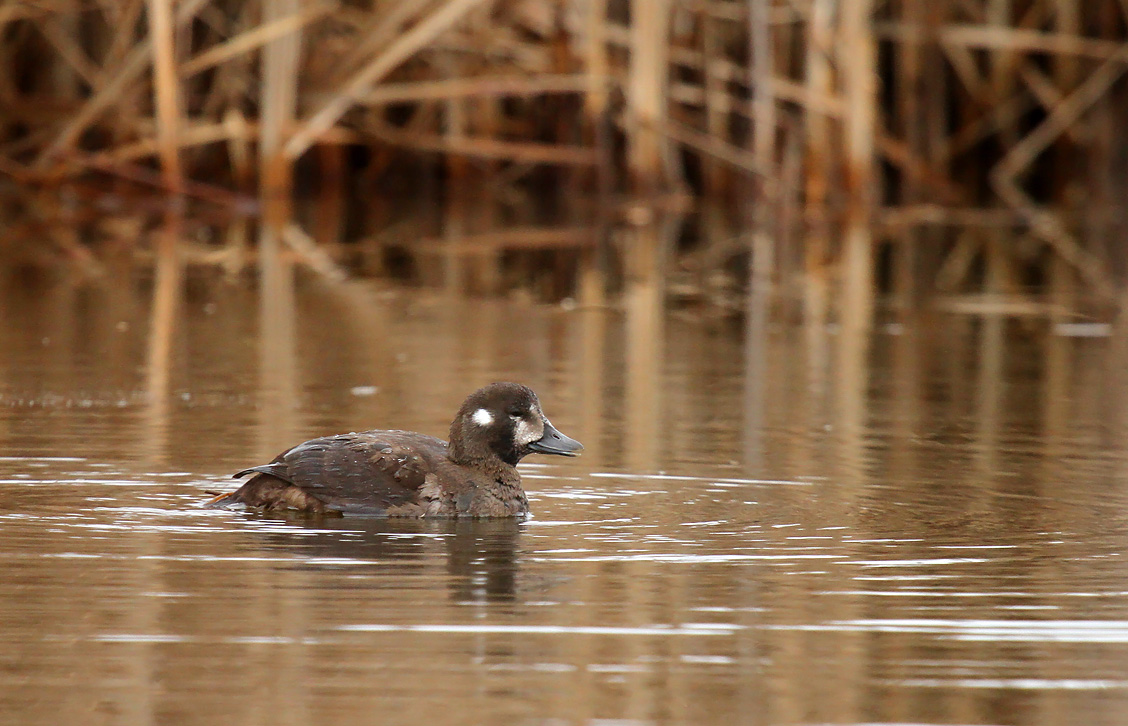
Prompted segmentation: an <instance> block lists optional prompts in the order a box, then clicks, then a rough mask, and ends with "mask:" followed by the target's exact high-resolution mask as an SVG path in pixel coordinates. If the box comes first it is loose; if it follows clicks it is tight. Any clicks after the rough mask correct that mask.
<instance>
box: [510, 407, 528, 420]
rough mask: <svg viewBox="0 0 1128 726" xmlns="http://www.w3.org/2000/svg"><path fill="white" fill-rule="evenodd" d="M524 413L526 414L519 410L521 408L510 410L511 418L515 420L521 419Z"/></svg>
mask: <svg viewBox="0 0 1128 726" xmlns="http://www.w3.org/2000/svg"><path fill="white" fill-rule="evenodd" d="M523 413H525V412H524V411H522V410H521V409H519V408H511V409H509V415H510V416H512V417H513V418H521V415H522V414H523Z"/></svg>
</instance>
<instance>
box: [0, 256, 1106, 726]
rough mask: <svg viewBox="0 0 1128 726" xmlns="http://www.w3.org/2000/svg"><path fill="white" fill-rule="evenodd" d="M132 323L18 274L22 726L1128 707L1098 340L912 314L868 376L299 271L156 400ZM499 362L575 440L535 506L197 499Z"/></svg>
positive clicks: (11, 321)
mask: <svg viewBox="0 0 1128 726" xmlns="http://www.w3.org/2000/svg"><path fill="white" fill-rule="evenodd" d="M642 284H645V283H642ZM643 292H644V293H645V291H643ZM627 298H628V299H629V300H635V301H638V300H644V301H645V300H646V299H650V300H659V299H660V298H659V297H658V296H650V297H649V298H648V297H647V296H646V295H645V294H642V295H639V296H636V297H633V298H632V297H630V291H629V290H628V291H627ZM147 300H148V286H147V284H146V283H144V281H139V282H137V283H136V284H131V285H121V284H117V283H115V284H111V283H109V282H106V281H101V282H99V281H97V280H95V281H92V282H76V281H73V280H69V279H67V278H65V277H59V278H57V279H56V278H50V279H37V280H33V281H31V282H28V281H23V280H19V279H16V278H11V277H10V278H7V282H6V283H5V285H4V286H3V287H2V288H0V304H2V306H3V307H2V310H3V315H2V317H0V349H2V350H3V351H4V352H3V355H2V357H0V436H2V438H0V440H2V441H3V449H2V451H0V455H2V458H0V607H2V612H3V614H4V616H3V618H0V644H2V647H0V719H2V720H3V722H4V723H13V724H17V723H18V724H31V723H67V722H71V723H82V724H144V723H153V724H193V723H199V724H214V723H248V724H250V723H262V724H334V723H341V724H346V723H347V724H356V723H382V724H383V723H388V724H425V723H448V724H494V723H496V724H529V725H538V726H541V725H543V726H556V725H561V726H563V725H565V724H577V725H579V724H584V725H589V724H590V725H593V726H612V725H615V726H621V725H629V726H641V725H642V724H738V723H739V724H765V725H766V724H824V723H836V724H837V723H848V724H860V723H881V724H916V723H944V724H1075V723H1085V724H1117V723H1123V722H1125V721H1126V720H1128V576H1126V575H1128V567H1126V564H1128V563H1126V556H1125V555H1126V552H1128V516H1126V514H1125V513H1126V512H1128V506H1126V505H1128V501H1126V498H1128V492H1126V484H1125V482H1126V479H1125V470H1126V468H1128V467H1126V465H1128V457H1126V456H1125V441H1126V439H1125V436H1124V434H1125V429H1126V427H1125V422H1126V417H1125V415H1124V411H1125V410H1126V409H1125V405H1124V404H1125V399H1124V390H1125V386H1124V378H1125V377H1124V373H1123V371H1124V370H1128V368H1126V366H1125V365H1124V363H1125V358H1124V352H1123V351H1124V350H1125V347H1124V345H1123V340H1122V338H1121V336H1122V332H1121V331H1119V330H1118V328H1116V327H1112V328H1104V327H1101V328H1100V329H1099V330H1098V331H1097V332H1098V334H1090V333H1086V334H1085V335H1077V334H1074V331H1073V329H1072V328H1068V327H1067V328H1063V329H1058V330H1055V329H1053V328H1049V327H1047V326H1041V325H1033V324H1028V323H1021V322H1018V323H1016V322H1010V323H1000V322H999V321H993V320H990V319H987V320H983V319H981V318H974V317H967V316H960V315H946V316H935V317H927V318H919V319H907V320H905V321H902V324H900V325H898V326H891V327H886V326H882V327H880V328H879V329H878V330H877V331H876V333H875V335H874V337H873V340H872V345H871V346H870V348H869V352H868V353H862V354H860V355H859V354H857V350H858V347H857V346H856V342H857V341H851V340H849V339H848V337H847V335H846V334H845V333H844V332H842V331H836V330H835V329H833V328H819V329H813V330H811V329H803V328H797V327H790V326H787V325H783V324H777V325H775V326H771V327H769V328H767V329H766V332H765V333H764V334H763V337H762V338H761V339H757V340H754V341H752V342H753V344H752V345H749V346H746V344H745V331H744V330H743V326H742V323H740V322H739V321H738V320H736V319H734V318H731V317H728V316H725V315H720V314H717V313H715V312H710V311H709V310H707V309H703V310H694V309H677V308H674V309H657V310H655V309H651V310H649V311H647V310H645V309H644V308H640V307H639V305H637V304H635V303H629V304H627V305H626V306H625V307H624V308H622V309H615V308H613V309H608V310H585V309H573V308H572V306H571V305H564V306H546V305H537V304H534V303H531V302H528V301H526V300H510V301H505V300H493V301H488V300H472V299H471V300H467V299H461V298H454V297H452V296H450V295H445V294H439V293H431V292H426V291H420V290H404V289H396V288H381V287H377V286H372V285H366V284H353V285H346V286H344V287H340V288H334V287H328V286H324V285H322V284H320V283H317V282H315V281H310V280H307V279H305V278H302V279H301V280H300V281H299V285H298V287H297V291H296V294H295V296H294V299H293V301H291V303H290V304H292V305H293V310H292V312H293V313H294V314H293V319H292V327H291V326H288V325H286V324H283V326H282V328H281V329H271V330H269V331H266V332H265V333H262V334H260V332H259V321H260V315H259V312H258V304H259V302H258V299H257V298H256V296H255V293H254V292H253V291H252V290H250V289H248V286H246V285H244V284H239V285H229V284H226V283H224V282H223V281H222V280H219V279H205V278H202V277H198V276H196V277H192V278H191V279H189V284H188V287H187V295H186V300H185V303H184V305H183V306H182V308H181V309H180V311H179V313H177V315H178V318H177V321H176V324H175V326H174V330H175V334H174V336H173V345H172V353H171V357H170V358H169V359H168V360H167V361H164V362H163V363H162V362H159V361H158V364H157V365H158V367H160V366H163V372H164V373H165V374H167V375H164V376H154V374H153V369H154V364H153V363H152V360H153V359H152V357H151V356H152V351H151V350H150V348H149V347H148V341H149V334H148V331H149V326H150V321H149V320H148V302H147ZM277 304H282V305H286V304H287V303H286V301H285V300H283V301H282V302H281V303H277ZM276 312H277V311H276ZM282 313H283V315H280V316H275V317H273V318H271V319H272V320H274V321H276V322H277V321H278V320H280V319H281V320H286V319H287V318H288V316H287V315H286V314H285V313H287V310H286V309H284V310H282ZM1085 330H1086V331H1088V330H1089V328H1086V329H1085ZM862 350H864V348H863V349H862ZM497 378H515V379H518V380H521V381H523V382H525V383H528V384H529V385H531V386H532V387H534V388H535V389H536V390H537V391H538V392H539V393H540V396H541V399H542V403H543V405H544V408H545V411H546V412H547V413H548V415H549V416H551V417H552V420H553V422H554V423H555V424H556V425H558V426H559V428H560V429H561V430H562V431H564V432H565V433H567V434H569V435H572V436H575V437H576V438H578V439H580V440H581V441H583V442H584V444H585V446H586V450H585V454H584V456H583V457H581V458H579V459H575V460H564V459H558V458H548V457H539V458H537V457H532V458H530V459H529V460H527V462H526V463H525V464H522V467H521V468H522V471H523V476H524V480H525V485H526V488H527V489H528V491H529V498H530V501H531V505H532V508H533V511H534V513H535V516H534V518H533V519H532V520H531V521H528V522H523V523H517V522H505V521H500V522H455V523H450V522H423V521H378V520H364V519H352V520H350V519H344V520H326V521H302V520H285V519H269V518H261V517H256V516H253V515H247V514H241V513H236V512H227V511H215V510H206V509H202V508H200V507H199V506H198V504H199V503H200V502H201V501H202V500H203V499H205V498H206V497H207V495H206V493H205V492H206V491H209V490H226V489H228V488H231V487H232V486H233V483H232V482H231V481H230V480H229V479H228V478H227V477H228V476H229V475H230V473H232V472H234V471H236V470H238V469H241V468H243V467H245V466H248V465H251V464H256V463H261V462H263V461H265V460H267V459H268V458H269V457H271V456H273V454H274V453H276V452H277V451H278V450H280V449H282V448H284V447H286V446H288V445H290V444H293V443H296V442H298V441H301V440H303V439H305V438H309V437H311V436H315V435H320V434H326V433H332V432H338V431H348V430H355V429H360V428H368V427H393V426H394V427H402V428H411V429H416V430H420V431H424V432H427V433H432V434H437V435H442V434H443V433H444V432H445V430H446V427H447V425H448V423H449V419H450V417H451V416H452V415H453V412H454V410H455V409H456V408H457V406H458V404H459V403H460V401H461V399H462V397H463V396H464V395H465V394H466V393H468V392H469V391H471V390H473V389H474V388H476V387H477V386H478V385H480V384H482V383H485V382H488V381H490V380H494V379H497ZM154 385H163V386H165V388H164V391H165V395H162V396H158V397H156V398H154V397H153V396H150V395H149V391H150V390H151V388H152V386H154Z"/></svg>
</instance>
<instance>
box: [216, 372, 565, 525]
mask: <svg viewBox="0 0 1128 726" xmlns="http://www.w3.org/2000/svg"><path fill="white" fill-rule="evenodd" d="M583 448H584V447H583V445H582V444H580V442H579V441H576V440H575V439H572V438H569V437H568V436H565V435H564V434H562V433H561V432H560V431H558V430H557V429H556V427H555V426H553V425H552V423H551V422H550V421H549V420H548V417H547V416H545V415H544V412H543V411H542V410H541V404H540V399H538V398H537V394H536V393H534V392H533V390H532V389H530V388H529V387H527V386H524V385H521V384H519V383H512V382H508V381H503V382H498V383H492V384H490V385H488V386H485V387H484V388H480V389H478V390H477V391H475V392H474V393H471V394H470V395H469V396H468V397H467V398H466V400H465V401H464V402H463V403H462V406H461V407H460V408H459V409H458V413H457V414H456V415H455V417H454V421H452V422H451V425H450V441H449V442H447V441H443V440H442V439H438V438H436V437H434V436H428V435H426V434H421V433H416V432H414V431H399V430H380V429H376V430H371V431H361V432H353V433H347V434H337V435H335V436H324V437H321V438H316V439H311V440H309V441H306V442H304V443H301V444H298V445H297V446H294V447H293V448H290V449H287V450H286V451H283V452H282V453H281V454H279V455H278V456H276V457H275V458H274V460H273V461H271V462H270V463H269V464H263V465H261V466H252V467H250V468H248V469H244V470H242V471H240V472H238V473H237V474H234V475H233V478H235V479H241V478H243V477H245V476H251V478H250V479H248V480H247V481H246V482H244V483H243V485H242V486H240V487H239V488H238V489H236V490H235V491H233V492H228V493H225V494H220V495H218V496H216V497H214V498H213V499H211V500H210V501H208V502H207V503H206V504H207V505H208V506H211V507H231V506H233V505H243V506H244V507H246V508H248V509H252V510H260V511H293V512H298V513H304V514H309V515H330V516H336V515H362V516H372V517H428V518H464V517H465V518H481V517H527V516H528V515H529V500H528V498H527V497H526V495H525V490H524V489H523V488H522V487H521V475H520V473H519V472H518V471H517V463H518V462H519V461H521V459H523V458H525V457H526V456H528V455H529V454H532V453H538V454H553V455H557V456H578V455H579V454H580V452H581V451H583ZM252 475H253V476H252Z"/></svg>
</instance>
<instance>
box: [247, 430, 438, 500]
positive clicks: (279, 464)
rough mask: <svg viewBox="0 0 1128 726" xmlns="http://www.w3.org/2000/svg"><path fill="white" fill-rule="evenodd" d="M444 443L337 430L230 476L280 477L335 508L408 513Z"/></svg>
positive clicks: (396, 434)
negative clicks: (253, 474)
mask: <svg viewBox="0 0 1128 726" xmlns="http://www.w3.org/2000/svg"><path fill="white" fill-rule="evenodd" d="M446 446H447V445H446V442H444V441H442V440H440V439H436V438H434V437H431V436H425V435H423V434H417V433H413V432H409V431H363V432H360V433H349V434H339V435H337V436H325V437H322V438H319V439H312V440H310V441H306V442H305V443H302V444H298V445H297V446H295V447H294V448H292V449H288V450H286V451H284V452H282V453H281V454H279V455H278V456H277V457H275V459H274V461H272V462H270V463H269V464H264V465H262V466H255V467H251V468H250V469H245V470H243V471H241V472H239V473H238V474H236V475H235V476H236V477H241V476H246V475H247V474H251V473H257V474H266V475H268V476H271V477H274V478H275V479H281V480H282V481H284V482H287V483H289V484H291V485H293V486H295V487H298V488H299V489H301V490H302V491H303V492H305V493H306V494H308V495H311V496H313V497H315V498H316V499H318V500H319V501H321V502H323V503H324V504H325V506H326V508H328V509H332V510H336V511H340V512H348V513H355V514H371V515H385V514H388V513H389V512H390V511H391V512H396V513H403V514H410V513H411V511H410V510H411V509H412V508H413V507H415V506H420V507H423V506H425V505H426V504H427V502H425V501H423V499H424V498H426V495H425V492H424V485H425V484H426V483H427V475H428V474H432V473H434V471H435V469H436V467H437V466H439V464H440V462H441V461H442V460H444V459H445V457H446ZM256 479H257V477H256ZM254 482H255V479H252V480H251V481H249V482H248V483H247V485H245V486H249V485H251V484H252V483H254Z"/></svg>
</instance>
